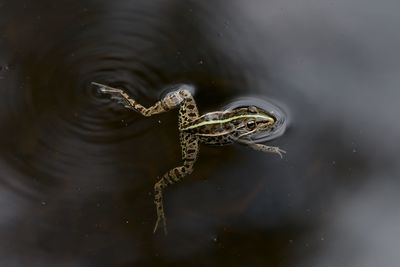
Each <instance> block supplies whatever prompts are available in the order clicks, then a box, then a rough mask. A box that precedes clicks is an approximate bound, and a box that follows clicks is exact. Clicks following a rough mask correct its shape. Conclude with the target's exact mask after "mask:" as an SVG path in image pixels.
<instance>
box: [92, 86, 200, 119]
mask: <svg viewBox="0 0 400 267" xmlns="http://www.w3.org/2000/svg"><path fill="white" fill-rule="evenodd" d="M92 84H93V85H96V86H98V87H99V88H100V92H102V93H105V94H110V95H111V99H115V100H117V101H118V102H119V103H121V104H122V105H124V107H126V108H129V109H133V110H135V111H137V112H139V113H140V114H142V115H143V116H146V117H149V116H151V115H154V114H159V113H163V112H166V111H168V110H171V109H173V108H175V107H177V106H179V105H180V104H181V103H182V102H184V101H186V100H188V101H190V100H192V99H193V97H192V95H191V93H190V91H189V90H188V85H185V84H183V85H180V86H179V87H178V88H177V89H176V90H175V91H173V92H171V93H170V94H168V95H167V96H166V97H164V98H163V99H162V100H160V101H158V102H157V103H155V104H154V105H153V106H151V107H149V108H146V107H144V106H142V105H141V104H139V103H137V102H136V101H135V100H134V99H132V98H130V96H129V95H128V94H127V93H125V92H124V90H122V89H117V88H113V87H110V86H107V85H104V84H100V83H96V82H92Z"/></svg>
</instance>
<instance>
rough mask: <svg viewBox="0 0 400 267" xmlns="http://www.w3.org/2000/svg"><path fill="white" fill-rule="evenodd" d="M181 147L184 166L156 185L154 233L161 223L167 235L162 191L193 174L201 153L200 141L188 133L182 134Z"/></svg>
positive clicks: (166, 175)
mask: <svg viewBox="0 0 400 267" xmlns="http://www.w3.org/2000/svg"><path fill="white" fill-rule="evenodd" d="M180 139H181V146H182V159H183V165H181V166H178V167H176V168H173V169H171V170H170V171H168V172H167V173H166V174H164V176H163V177H162V178H161V179H160V180H159V181H158V182H157V183H156V184H155V185H154V203H155V205H156V209H157V222H156V225H155V226H154V230H153V232H154V233H155V232H156V231H157V228H158V226H159V224H160V223H162V224H163V227H164V233H165V234H167V223H166V219H165V214H164V205H163V199H162V191H163V189H164V188H166V187H167V186H168V185H170V184H174V183H177V182H179V181H180V180H182V179H183V177H185V176H186V175H188V174H190V173H192V171H193V166H194V163H195V162H196V159H197V154H198V151H199V140H198V138H197V137H196V136H194V135H190V134H188V133H181V136H180Z"/></svg>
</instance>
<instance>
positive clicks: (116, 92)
mask: <svg viewBox="0 0 400 267" xmlns="http://www.w3.org/2000/svg"><path fill="white" fill-rule="evenodd" d="M92 84H93V85H96V86H98V87H99V91H100V92H101V93H103V94H108V95H110V96H111V99H112V100H116V101H117V103H119V104H122V105H123V106H124V107H125V108H129V109H133V107H132V103H131V101H130V98H129V96H128V94H126V93H125V92H124V91H123V90H122V89H118V88H113V87H110V86H107V85H104V84H100V83H96V82H92Z"/></svg>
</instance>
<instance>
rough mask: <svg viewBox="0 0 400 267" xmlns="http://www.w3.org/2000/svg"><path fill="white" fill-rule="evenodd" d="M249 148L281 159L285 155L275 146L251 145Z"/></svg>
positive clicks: (283, 151)
mask: <svg viewBox="0 0 400 267" xmlns="http://www.w3.org/2000/svg"><path fill="white" fill-rule="evenodd" d="M250 147H251V148H253V149H254V150H258V151H262V152H267V153H275V154H278V155H279V156H280V157H281V158H283V154H285V153H286V151H285V150H283V149H280V148H279V147H276V146H266V145H261V144H251V145H250Z"/></svg>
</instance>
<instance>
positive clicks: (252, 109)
mask: <svg viewBox="0 0 400 267" xmlns="http://www.w3.org/2000/svg"><path fill="white" fill-rule="evenodd" d="M247 109H248V110H249V112H251V113H257V108H256V107H255V106H250V107H248V108H247Z"/></svg>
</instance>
